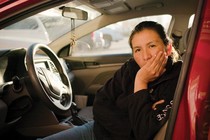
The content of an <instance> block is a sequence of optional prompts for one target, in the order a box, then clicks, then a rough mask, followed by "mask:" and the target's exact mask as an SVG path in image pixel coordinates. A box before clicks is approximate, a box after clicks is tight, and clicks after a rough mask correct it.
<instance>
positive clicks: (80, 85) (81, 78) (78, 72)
mask: <svg viewBox="0 0 210 140" xmlns="http://www.w3.org/2000/svg"><path fill="white" fill-rule="evenodd" d="M131 57H132V55H131V54H128V55H117V56H109V57H108V56H100V57H88V58H72V59H71V60H67V65H68V66H69V67H70V69H71V72H72V73H73V75H74V80H73V82H72V90H73V94H74V96H75V99H76V100H77V101H78V100H83V101H82V103H81V104H83V105H82V107H83V106H84V104H87V105H92V102H93V100H94V96H95V94H96V92H97V90H98V89H99V88H101V87H102V86H103V85H104V84H105V83H106V81H107V80H109V79H110V78H111V77H112V76H113V75H114V73H115V72H116V71H117V70H118V69H119V68H120V67H121V66H122V65H123V64H124V63H125V62H126V61H127V60H128V59H130V58H131ZM84 60H85V61H84ZM77 95H79V96H77ZM81 95H82V96H81ZM86 97H87V98H86ZM78 98H80V99H78ZM84 100H86V101H84Z"/></svg>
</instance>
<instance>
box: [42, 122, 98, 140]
mask: <svg viewBox="0 0 210 140" xmlns="http://www.w3.org/2000/svg"><path fill="white" fill-rule="evenodd" d="M93 123H94V121H91V122H88V123H86V124H84V125H81V126H75V127H73V128H71V129H67V130H64V131H62V132H59V133H56V134H53V135H50V136H48V137H45V138H43V139H42V140H96V138H95V135H94V133H93Z"/></svg>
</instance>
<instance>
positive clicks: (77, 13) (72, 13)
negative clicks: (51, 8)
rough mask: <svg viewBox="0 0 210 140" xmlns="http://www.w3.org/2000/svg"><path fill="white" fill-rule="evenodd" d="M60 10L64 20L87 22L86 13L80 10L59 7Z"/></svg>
mask: <svg viewBox="0 0 210 140" xmlns="http://www.w3.org/2000/svg"><path fill="white" fill-rule="evenodd" d="M60 9H62V16H63V17H66V18H71V19H76V20H87V19H88V13H87V12H86V11H83V10H81V9H77V8H73V7H65V6H63V7H60Z"/></svg>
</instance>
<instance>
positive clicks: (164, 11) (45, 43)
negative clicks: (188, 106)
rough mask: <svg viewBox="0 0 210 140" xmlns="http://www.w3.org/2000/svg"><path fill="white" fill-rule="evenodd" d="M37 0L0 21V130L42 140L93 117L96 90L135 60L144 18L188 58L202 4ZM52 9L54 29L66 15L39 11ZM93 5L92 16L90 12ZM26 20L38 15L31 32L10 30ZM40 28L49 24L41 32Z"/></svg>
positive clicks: (192, 0)
mask: <svg viewBox="0 0 210 140" xmlns="http://www.w3.org/2000/svg"><path fill="white" fill-rule="evenodd" d="M32 4H33V3H32ZM32 4H31V5H29V6H28V7H23V9H22V10H17V11H16V13H15V16H14V15H10V16H9V15H8V16H5V17H4V18H2V23H1V24H0V28H1V31H0V36H1V37H0V44H1V45H0V116H1V117H0V135H3V136H5V137H7V139H14V138H20V139H36V138H42V137H45V136H48V135H51V134H54V133H57V132H60V131H62V130H66V129H71V128H72V127H75V126H78V125H82V124H84V123H86V122H88V121H91V120H93V113H92V105H93V102H94V97H95V94H96V93H97V91H98V90H99V89H100V88H101V87H102V86H103V85H104V84H105V83H106V81H107V80H109V79H110V78H111V77H112V76H113V74H114V73H115V72H116V71H117V70H118V69H119V68H120V67H121V66H122V65H123V63H125V62H126V61H128V60H129V59H130V58H132V51H131V48H130V46H129V43H128V38H129V35H130V32H131V31H132V29H133V28H134V27H135V25H136V24H138V23H139V22H140V21H143V20H156V21H158V22H161V24H163V25H164V27H165V28H166V32H167V34H168V35H169V37H170V38H171V39H172V40H173V45H174V48H175V49H176V50H177V51H178V52H179V54H180V59H181V60H183V61H184V60H185V56H186V55H187V54H186V53H187V52H188V51H187V49H188V48H187V46H188V43H189V36H190V33H191V30H192V26H193V24H195V23H193V20H194V18H195V17H196V13H197V11H198V10H199V8H200V7H198V1H197V0H185V1H183V0H63V1H61V0H58V1H48V0H44V1H43V2H41V3H40V2H37V3H36V4H33V5H32ZM81 5H82V6H84V7H82V8H83V9H80V6H81ZM54 7H55V8H56V9H57V10H58V11H59V16H60V17H62V18H63V20H62V22H65V24H61V25H59V26H58V27H56V29H55V28H51V27H53V26H54V24H55V23H58V21H59V22H61V19H59V20H57V19H55V15H53V18H54V19H50V18H48V20H47V19H44V18H43V17H41V18H40V17H38V16H34V15H38V14H39V13H40V12H43V11H45V10H49V9H51V8H54ZM186 7H187V8H186ZM85 8H86V9H85ZM90 9H92V10H94V12H93V13H94V14H95V15H94V16H93V15H91V14H90V13H89V12H86V11H87V10H90ZM90 11H91V10H90ZM96 12H97V13H96ZM72 13H74V14H72ZM29 17H32V18H31V19H33V20H34V22H33V24H31V25H32V26H33V28H34V29H33V30H31V31H34V32H31V31H30V32H29V31H27V30H21V31H23V32H24V33H23V32H19V30H20V29H18V30H13V29H14V28H16V27H15V26H11V25H13V24H14V23H16V22H20V21H21V20H24V19H25V18H29ZM47 21H56V22H54V23H52V22H47ZM41 22H45V24H43V25H42V24H41ZM23 23H24V22H23ZM25 23H26V22H25ZM30 23H32V20H31V21H30ZM59 24H60V23H59ZM27 25H29V23H27ZM42 26H43V27H44V26H45V27H49V28H48V29H46V31H43V29H41V28H40V27H42ZM18 27H21V25H19V26H18ZM21 28H26V25H24V26H23V27H21ZM30 28H31V26H30ZM38 28H40V29H39V30H37V32H35V29H38ZM44 30H45V29H44ZM64 31H65V32H64ZM41 32H43V34H45V33H46V32H51V34H52V35H54V36H50V37H49V39H46V40H41V39H44V38H45V37H46V36H42V35H41ZM61 32H62V35H61ZM112 32H113V34H112ZM118 32H119V33H118ZM28 34H30V35H31V37H30V38H29V35H28ZM57 34H58V35H57ZM118 34H120V35H119V36H118ZM122 34H123V35H122ZM7 35H8V37H7ZM10 35H11V36H12V40H9V39H11V38H9V36H10ZM21 35H23V36H22V37H21ZM56 35H57V36H56ZM121 36H123V37H121ZM18 37H20V38H18ZM36 37H40V38H39V40H36V39H35V38H36ZM115 37H116V38H117V37H118V38H119V39H115ZM8 38H9V39H8ZM166 129H167V124H166V125H164V127H163V128H162V129H161V130H160V131H159V133H158V134H157V135H156V137H155V140H162V139H164V136H165V133H166ZM11 133H13V134H14V135H11Z"/></svg>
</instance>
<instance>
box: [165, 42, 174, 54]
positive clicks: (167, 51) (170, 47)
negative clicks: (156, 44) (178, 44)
mask: <svg viewBox="0 0 210 140" xmlns="http://www.w3.org/2000/svg"><path fill="white" fill-rule="evenodd" d="M172 49H173V46H172V44H171V43H169V44H168V45H167V48H166V54H167V55H168V56H170V55H171V52H172Z"/></svg>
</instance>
